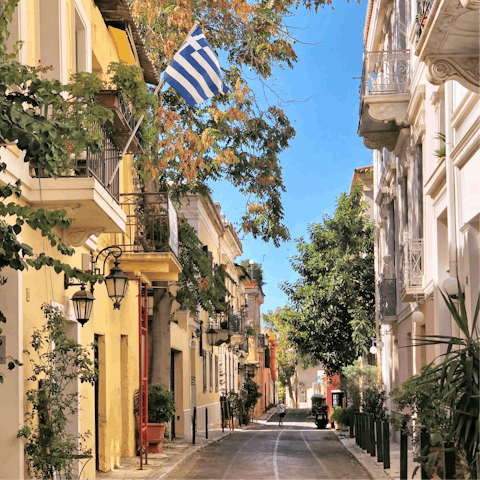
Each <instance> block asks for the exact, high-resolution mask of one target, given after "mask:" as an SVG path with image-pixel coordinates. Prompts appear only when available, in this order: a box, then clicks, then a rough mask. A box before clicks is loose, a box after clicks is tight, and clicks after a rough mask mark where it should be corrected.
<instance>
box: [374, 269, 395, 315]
mask: <svg viewBox="0 0 480 480" xmlns="http://www.w3.org/2000/svg"><path fill="white" fill-rule="evenodd" d="M378 290H379V294H380V302H379V307H380V314H381V315H382V316H384V317H394V316H395V315H396V314H397V280H396V279H395V278H389V279H385V278H384V279H383V280H381V281H380V282H379V283H378Z"/></svg>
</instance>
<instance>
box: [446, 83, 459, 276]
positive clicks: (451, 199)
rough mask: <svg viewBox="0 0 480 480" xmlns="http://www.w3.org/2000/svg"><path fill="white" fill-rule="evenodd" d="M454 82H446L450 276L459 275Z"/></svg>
mask: <svg viewBox="0 0 480 480" xmlns="http://www.w3.org/2000/svg"><path fill="white" fill-rule="evenodd" d="M452 114H453V82H452V81H448V82H446V83H445V169H446V177H447V178H446V182H447V202H448V206H447V208H448V210H447V226H448V267H449V276H450V277H456V276H457V228H456V223H457V222H456V205H455V173H454V169H453V161H452V158H451V152H452V145H453V128H452Z"/></svg>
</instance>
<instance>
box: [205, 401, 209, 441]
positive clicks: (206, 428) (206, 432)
mask: <svg viewBox="0 0 480 480" xmlns="http://www.w3.org/2000/svg"><path fill="white" fill-rule="evenodd" d="M205 438H206V439H207V440H208V407H205Z"/></svg>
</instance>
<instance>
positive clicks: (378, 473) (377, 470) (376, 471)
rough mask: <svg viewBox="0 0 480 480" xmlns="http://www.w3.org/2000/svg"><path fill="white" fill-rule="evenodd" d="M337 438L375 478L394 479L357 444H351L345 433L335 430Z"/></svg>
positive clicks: (374, 479)
mask: <svg viewBox="0 0 480 480" xmlns="http://www.w3.org/2000/svg"><path fill="white" fill-rule="evenodd" d="M334 433H335V435H336V436H337V438H338V439H339V440H340V441H341V442H342V444H343V446H344V447H345V448H346V449H347V450H348V451H349V452H350V453H351V454H352V455H353V456H354V457H355V458H356V459H357V460H358V462H359V463H360V464H361V465H362V467H363V468H364V469H365V470H366V471H367V472H368V474H369V475H370V476H371V477H372V479H373V480H392V478H393V477H391V476H390V475H388V473H387V472H386V471H385V470H384V469H383V468H381V467H379V466H378V465H377V464H376V463H375V462H374V461H373V460H371V459H370V457H368V456H367V455H365V454H364V453H363V450H362V449H361V448H360V447H359V446H358V445H356V444H353V445H352V444H351V443H350V442H349V440H350V439H349V438H346V437H345V436H344V435H343V434H341V433H337V430H334Z"/></svg>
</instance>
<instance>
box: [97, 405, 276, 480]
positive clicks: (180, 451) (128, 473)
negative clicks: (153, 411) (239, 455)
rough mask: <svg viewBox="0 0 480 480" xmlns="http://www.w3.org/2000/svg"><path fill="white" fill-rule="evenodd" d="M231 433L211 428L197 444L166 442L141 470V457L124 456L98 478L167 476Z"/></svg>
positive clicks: (265, 417) (261, 419) (258, 421)
mask: <svg viewBox="0 0 480 480" xmlns="http://www.w3.org/2000/svg"><path fill="white" fill-rule="evenodd" d="M274 413H275V408H272V409H270V410H269V411H268V412H265V413H262V415H260V417H259V418H258V419H256V420H254V421H253V422H252V423H250V424H249V425H248V426H243V427H242V428H238V429H237V428H236V429H235V431H237V430H244V429H248V428H250V427H252V426H254V425H257V424H265V423H267V421H268V420H269V419H270V417H271V416H272V415H273V414H274ZM230 433H232V432H231V431H230V430H229V429H228V428H225V432H222V430H221V429H219V430H209V431H208V440H207V439H206V438H205V436H204V435H205V434H204V433H200V436H198V435H197V437H196V440H195V445H192V440H191V439H188V440H187V439H175V440H173V441H171V442H165V443H163V453H156V454H153V453H151V454H149V455H148V465H144V466H143V470H139V468H140V457H122V459H121V465H120V466H119V467H116V468H115V469H113V470H111V471H110V472H104V473H103V472H97V478H99V479H117V478H118V479H121V478H125V479H127V478H138V479H143V478H149V479H161V478H165V477H166V476H167V475H168V474H169V473H170V472H171V471H172V470H174V469H175V468H176V467H177V466H178V465H180V464H181V463H182V462H183V461H185V460H187V459H188V457H189V456H190V455H192V454H193V453H195V452H196V451H197V450H200V449H201V448H203V447H205V446H206V445H210V444H211V443H214V442H217V441H219V440H221V439H222V438H224V437H226V436H227V435H230Z"/></svg>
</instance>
